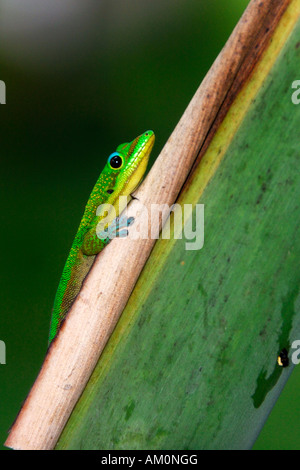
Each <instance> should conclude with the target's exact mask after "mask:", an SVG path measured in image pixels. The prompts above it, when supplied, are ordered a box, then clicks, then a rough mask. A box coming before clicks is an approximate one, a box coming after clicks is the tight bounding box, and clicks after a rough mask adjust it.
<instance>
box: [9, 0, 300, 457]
mask: <svg viewBox="0 0 300 470" xmlns="http://www.w3.org/2000/svg"><path fill="white" fill-rule="evenodd" d="M247 4H248V1H246V0H210V1H209V2H207V1H206V0H189V1H186V0H159V1H158V0H154V1H152V2H147V1H145V0H139V1H133V0H131V1H129V0H114V1H113V2H112V1H108V0H76V1H71V0H52V1H51V2H48V1H46V0H27V1H26V2H20V1H18V0H2V1H0V6H1V9H0V12H1V30H0V80H3V81H5V83H6V87H7V98H6V100H7V104H6V105H3V106H1V108H0V110H1V115H0V119H1V131H2V132H1V158H0V171H1V185H0V187H1V193H0V194H1V207H2V212H1V226H2V231H1V247H2V250H1V253H2V263H1V265H2V269H1V274H0V275H1V306H2V311H1V316H0V340H3V341H5V344H6V351H7V364H6V365H0V394H1V398H0V442H1V443H3V442H4V440H5V439H6V436H7V430H8V429H9V427H10V425H11V424H12V422H13V420H14V418H15V417H16V414H17V412H18V411H19V409H20V406H21V404H22V401H23V400H24V399H25V397H26V395H27V393H28V391H29V389H30V387H31V385H32V383H33V381H34V380H35V378H36V375H37V374H38V371H39V368H40V366H41V364H42V361H43V358H44V355H45V352H46V348H47V336H48V328H49V321H50V312H51V308H52V303H53V299H54V295H55V291H56V288H57V284H58V281H59V278H60V274H61V271H62V268H63V265H64V262H65V259H66V256H67V253H68V250H69V248H70V245H71V242H72V239H73V236H74V234H75V232H76V229H77V226H78V224H79V221H80V218H81V215H82V212H83V209H84V206H85V203H86V200H87V198H88V196H89V194H90V191H91V189H92V187H93V185H94V183H95V181H96V179H97V177H98V174H99V173H100V171H101V170H102V167H103V165H104V162H105V160H106V158H107V156H108V155H109V154H110V153H111V152H112V151H114V150H115V148H116V147H117V145H118V144H120V143H122V142H125V141H128V140H132V139H133V138H134V137H136V136H137V135H138V134H139V133H142V132H143V131H145V130H146V129H148V128H150V129H153V130H154V131H155V133H156V145H155V148H154V151H153V156H152V159H151V162H150V163H153V161H154V159H155V156H156V155H157V154H158V153H159V151H160V150H161V148H162V146H163V145H164V143H165V141H166V139H167V138H168V136H169V134H170V133H171V132H172V130H173V128H174V126H175V125H176V123H177V121H178V120H179V118H180V116H181V114H182V113H183V111H184V109H185V107H186V106H187V104H188V102H189V100H190V99H191V97H192V95H193V94H194V92H195V91H196V89H197V87H198V85H199V83H200V82H201V80H202V78H203V77H204V75H205V74H206V72H207V71H208V69H209V67H210V66H211V64H212V62H213V61H214V59H215V58H216V56H217V55H218V53H219V52H220V50H221V48H222V47H223V45H224V44H225V42H226V40H227V39H228V37H229V35H230V33H231V31H232V29H233V28H234V26H235V24H236V23H237V21H238V19H239V18H240V16H241V14H242V12H243V11H244V9H245V7H246V6H247ZM299 386H300V368H297V367H296V368H295V370H294V372H293V374H292V376H291V378H290V380H289V382H288V384H287V386H286V388H285V390H284V392H283V393H282V395H281V397H280V399H279V401H278V402H277V404H276V406H275V408H274V409H273V411H272V413H271V415H270V417H269V419H268V421H267V423H266V425H265V427H264V429H263V430H262V432H261V434H260V436H259V438H258V440H257V442H256V444H255V448H256V449H299V448H300V445H299V443H300V430H299V426H298V423H299V421H300V407H299V405H298V402H297V399H298V389H299ZM2 448H4V447H3V446H2Z"/></svg>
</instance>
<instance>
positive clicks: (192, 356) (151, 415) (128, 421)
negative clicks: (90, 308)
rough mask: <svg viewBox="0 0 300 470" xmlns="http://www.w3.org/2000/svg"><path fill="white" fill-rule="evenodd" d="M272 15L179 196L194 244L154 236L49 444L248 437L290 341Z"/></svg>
mask: <svg viewBox="0 0 300 470" xmlns="http://www.w3.org/2000/svg"><path fill="white" fill-rule="evenodd" d="M292 4H293V5H294V6H295V5H296V2H292ZM291 8H293V6H292V7H291ZM295 9H297V7H296V6H295ZM291 12H293V10H292V9H291V10H290V13H289V14H291ZM286 18H289V17H285V19H284V21H287V20H286ZM284 21H283V22H282V23H281V25H280V27H279V28H278V30H277V31H276V32H275V33H274V37H273V39H272V41H271V44H270V46H269V48H268V49H267V50H266V51H265V53H264V54H263V56H262V58H261V59H260V61H259V63H258V65H257V67H256V69H255V71H254V73H253V74H252V75H251V76H250V78H249V80H248V81H247V82H246V84H245V85H244V87H243V89H242V90H241V91H240V93H239V95H238V96H237V98H236V100H235V101H234V103H233V105H232V106H231V108H230V110H229V112H228V113H227V116H226V117H225V119H224V121H223V122H222V124H221V125H220V127H219V129H218V131H217V133H216V134H215V136H214V138H213V140H212V141H211V143H210V145H209V147H208V148H207V150H206V152H205V154H204V155H203V158H202V160H201V162H200V164H199V165H198V166H197V168H196V169H195V170H194V173H193V175H192V177H191V178H190V179H189V181H188V183H187V185H186V187H185V189H184V191H183V193H182V195H181V197H180V201H179V202H180V204H181V205H183V204H193V205H195V204H204V207H205V241H204V246H203V248H202V249H201V250H194V251H193V250H186V242H187V240H186V239H185V238H183V239H175V240H174V239H171V240H163V239H160V240H158V242H157V243H156V245H155V247H154V250H153V251H152V253H151V256H150V258H149V260H148V262H147V264H146V266H145V268H144V270H143V272H142V274H141V276H140V278H139V281H138V283H137V285H136V287H135V290H134V292H133V294H132V296H131V298H130V300H129V302H128V304H127V306H126V309H125V310H124V312H123V314H122V317H121V319H120V321H119V323H118V325H117V327H116V329H115V331H114V333H113V335H112V337H111V338H110V340H109V342H108V344H107V346H106V348H105V350H104V352H103V354H102V356H101V358H100V360H99V362H98V365H97V367H96V369H95V371H94V373H93V375H92V377H91V379H90V381H89V383H88V385H87V387H86V389H85V392H84V393H83V395H82V397H81V399H80V400H79V402H78V404H77V406H76V407H75V409H74V411H73V413H72V415H71V418H70V419H69V422H68V424H67V426H66V427H65V430H64V432H63V434H62V436H61V438H60V440H59V442H58V445H57V448H58V449H66V448H67V449H78V448H80V449H246V448H251V446H252V444H253V442H254V441H255V439H256V437H257V435H258V433H259V431H260V429H261V428H262V426H263V424H264V422H265V420H266V418H267V416H268V414H269V413H270V411H271V409H272V407H273V405H274V403H275V401H276V399H277V398H278V396H279V394H280V392H281V390H282V388H283V386H284V384H285V382H286V380H287V379H288V377H289V375H290V373H291V371H292V369H293V364H292V363H291V353H292V351H293V350H292V348H291V346H292V343H293V341H294V340H297V339H300V296H299V289H300V271H299V259H300V239H299V224H300V211H299V201H300V149H299V129H300V105H295V104H293V102H292V100H291V96H292V93H293V92H294V91H295V90H293V89H292V82H293V81H294V80H296V79H297V78H298V79H299V59H300V47H299V37H300V24H299V21H298V23H297V25H296V26H295V27H294V28H293V31H292V33H291V34H290V35H288V34H287V29H286V26H285V23H284ZM193 218H194V223H195V210H194V215H193ZM283 348H285V349H287V351H288V354H289V357H290V365H289V366H288V367H286V368H283V367H280V366H279V365H278V362H277V358H278V355H279V354H280V352H281V350H282V349H283Z"/></svg>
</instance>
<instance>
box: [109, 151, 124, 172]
mask: <svg viewBox="0 0 300 470" xmlns="http://www.w3.org/2000/svg"><path fill="white" fill-rule="evenodd" d="M107 162H108V165H109V166H110V168H111V169H112V170H119V169H120V168H122V166H123V163H124V160H123V157H122V155H121V154H120V153H119V152H113V153H112V154H111V155H110V156H109V157H108V160H107Z"/></svg>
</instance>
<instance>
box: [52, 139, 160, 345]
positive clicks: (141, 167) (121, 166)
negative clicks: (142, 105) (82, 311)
mask: <svg viewBox="0 0 300 470" xmlns="http://www.w3.org/2000/svg"><path fill="white" fill-rule="evenodd" d="M154 140H155V136H154V133H153V131H150V130H149V131H146V132H144V134H142V135H140V136H139V137H136V139H134V140H133V141H132V142H129V143H124V144H121V145H119V146H118V147H117V150H116V151H115V152H113V153H112V154H111V155H110V156H109V157H108V159H107V162H106V165H105V167H104V169H103V171H102V173H101V174H100V176H99V178H98V180H97V183H96V185H95V186H94V189H93V191H92V193H91V195H90V197H89V199H88V202H87V205H86V207H85V211H84V214H83V217H82V219H81V222H80V225H79V227H78V230H77V233H76V236H75V238H74V241H73V244H72V246H71V250H70V253H69V256H68V258H67V261H66V264H65V267H64V269H63V273H62V276H61V279H60V282H59V285H58V289H57V292H56V296H55V300H54V306H53V310H52V317H51V325H50V333H49V344H50V343H51V342H52V340H53V339H54V337H55V336H56V334H57V332H58V330H59V328H60V326H61V323H62V321H63V320H64V319H65V317H66V315H67V313H68V311H69V310H70V308H71V306H72V304H73V302H74V300H75V298H76V296H77V295H78V293H79V291H80V289H81V286H82V283H83V281H84V279H85V277H86V276H87V274H88V272H89V270H90V269H91V267H92V264H93V263H94V260H95V257H96V255H97V254H98V253H100V251H101V250H103V248H105V246H106V245H107V244H108V242H109V241H110V238H111V237H110V238H109V237H107V238H102V237H101V238H99V237H98V235H97V233H98V234H99V231H98V230H97V227H99V225H98V224H99V223H100V222H101V221H102V220H103V224H104V219H105V225H104V228H105V231H109V229H110V228H111V227H113V230H112V232H113V233H115V236H122V232H121V230H120V229H121V228H124V226H128V225H130V224H131V222H132V221H133V218H130V219H128V220H126V222H125V223H124V222H123V223H120V221H119V220H118V219H117V221H116V219H115V217H116V216H117V217H118V216H119V214H120V213H121V212H122V210H123V209H124V208H125V206H126V204H125V205H124V204H123V206H122V205H121V204H120V202H121V201H125V202H126V201H127V203H128V202H129V201H130V200H131V199H132V197H131V194H132V192H133V191H134V190H135V189H136V188H137V187H138V185H139V184H140V183H141V180H142V178H143V176H144V173H145V171H146V167H147V164H148V160H149V156H150V152H151V150H152V147H153V145H154ZM120 196H125V198H124V197H123V198H121V199H120V200H119V197H120ZM107 204H109V205H110V206H109V207H113V208H114V211H115V212H113V215H111V216H110V215H109V210H107V207H108V206H106V205H107ZM101 205H103V208H102V206H101ZM99 206H101V207H100V213H99V209H98V208H99ZM105 206H106V207H105ZM97 209H98V210H97ZM113 216H114V217H113ZM102 234H103V232H102ZM123 234H124V230H123Z"/></svg>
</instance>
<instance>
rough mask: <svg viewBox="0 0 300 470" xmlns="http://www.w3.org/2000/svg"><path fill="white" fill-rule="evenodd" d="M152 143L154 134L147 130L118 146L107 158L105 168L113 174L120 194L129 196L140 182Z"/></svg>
mask: <svg viewBox="0 0 300 470" xmlns="http://www.w3.org/2000/svg"><path fill="white" fill-rule="evenodd" d="M154 141H155V135H154V132H153V131H151V130H148V131H146V132H144V133H143V134H141V135H139V136H138V137H136V138H135V139H134V140H133V141H132V142H126V143H124V144H121V145H119V146H118V147H117V149H116V151H115V152H113V153H112V154H111V155H110V156H109V157H108V160H107V167H108V170H109V171H110V172H111V173H113V174H115V187H117V188H119V192H120V194H124V195H130V194H131V193H132V192H133V191H134V190H135V189H136V188H137V186H138V185H139V184H140V182H141V181H142V178H143V176H144V173H145V171H146V168H147V164H148V161H149V156H150V153H151V150H152V147H153V145H154ZM111 192H113V190H111Z"/></svg>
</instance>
